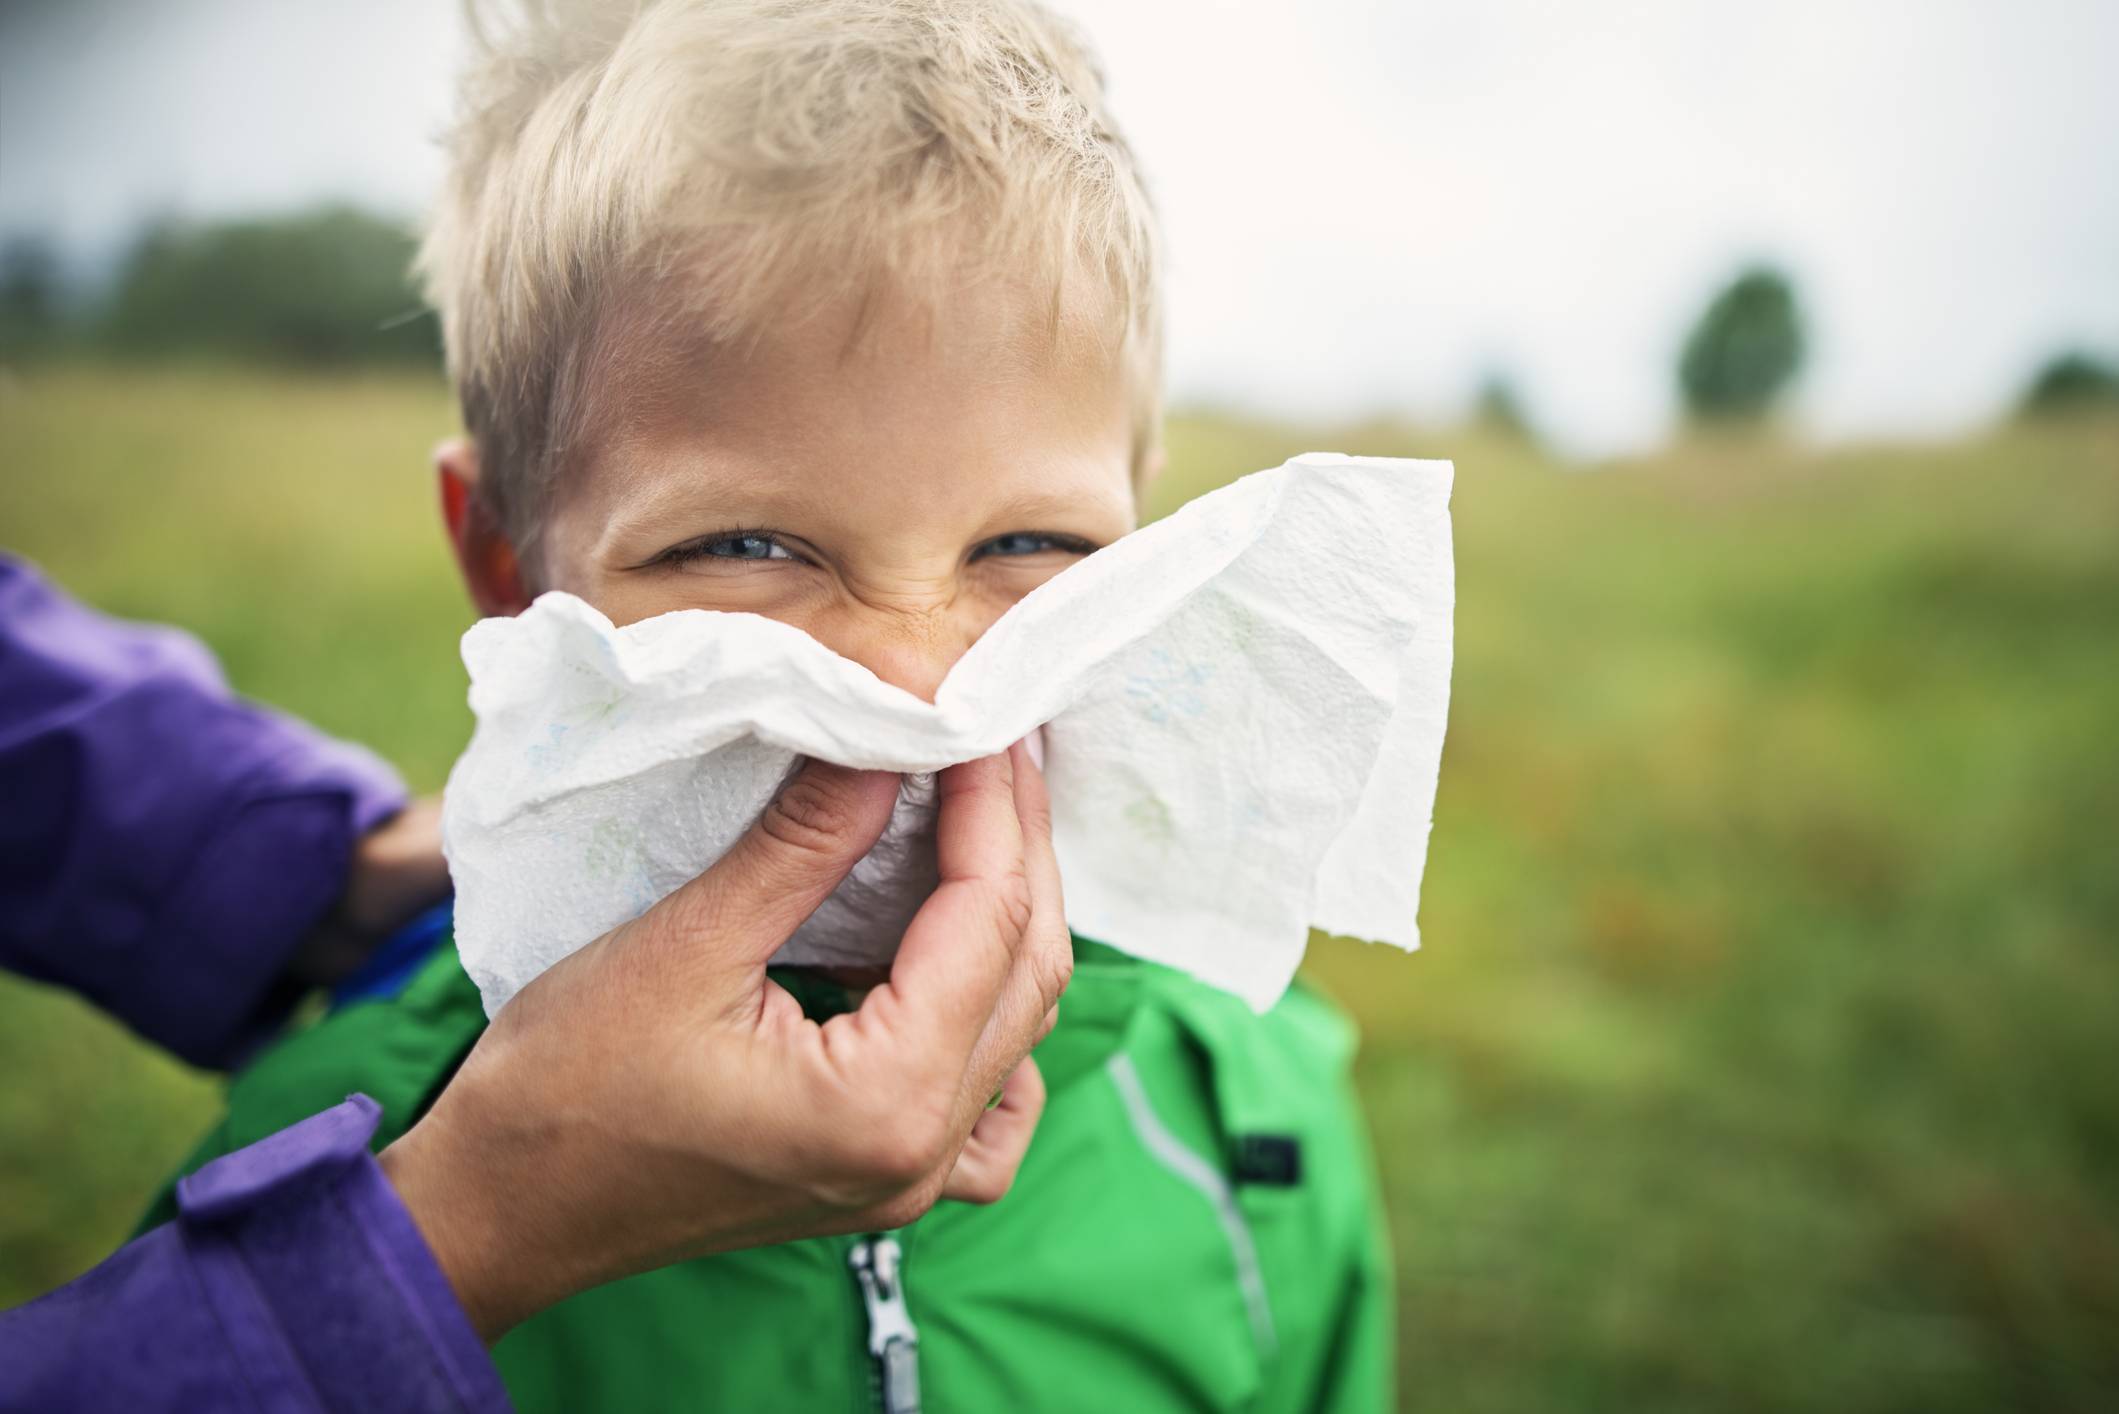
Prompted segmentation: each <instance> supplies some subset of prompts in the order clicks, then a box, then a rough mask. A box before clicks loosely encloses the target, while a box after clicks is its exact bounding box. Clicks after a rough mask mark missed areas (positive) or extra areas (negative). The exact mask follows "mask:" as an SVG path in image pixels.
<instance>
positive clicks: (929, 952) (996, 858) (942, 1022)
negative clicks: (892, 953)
mask: <svg viewBox="0 0 2119 1414" xmlns="http://www.w3.org/2000/svg"><path fill="white" fill-rule="evenodd" d="M938 784H939V788H940V796H941V814H940V820H939V823H938V832H937V837H936V863H937V864H938V865H939V866H940V870H941V876H942V883H941V886H940V887H939V888H937V889H936V890H935V891H934V893H933V895H932V896H930V897H929V898H928V900H927V902H926V903H925V904H923V905H922V906H921V908H920V911H919V913H918V914H916V915H915V916H914V918H913V920H912V926H911V927H909V928H907V929H906V930H905V938H904V941H903V942H902V943H901V944H900V946H899V948H898V955H897V958H896V960H895V961H894V962H893V963H892V964H891V968H890V980H889V981H888V982H887V983H885V984H884V985H883V986H880V987H878V988H876V989H875V990H874V991H873V992H871V993H870V994H869V996H868V998H867V1000H866V1001H864V1002H863V1004H862V1007H861V1012H862V1013H865V1014H868V1016H869V1017H870V1018H871V1019H872V1020H875V1021H878V1022H881V1023H882V1024H885V1025H887V1026H888V1027H889V1028H890V1029H892V1030H902V1031H903V1032H904V1033H905V1034H906V1035H907V1036H908V1037H909V1038H911V1039H912V1040H913V1041H914V1043H915V1044H916V1045H917V1046H918V1047H919V1048H920V1049H921V1050H922V1051H923V1052H924V1054H925V1055H926V1056H927V1057H928V1058H930V1061H931V1063H932V1064H933V1065H934V1066H935V1067H937V1068H939V1067H941V1066H945V1065H946V1066H947V1067H949V1068H950V1069H951V1071H952V1073H953V1075H954V1076H956V1077H958V1078H961V1077H962V1076H963V1074H964V1073H965V1071H966V1070H967V1069H968V1068H969V1067H970V1064H971V1059H972V1054H973V1052H974V1050H975V1049H976V1048H977V1046H978V1042H979V1038H980V1036H981V1035H982V1034H983V1033H984V1032H985V1030H986V1027H987V1023H988V1022H989V1021H990V1020H991V1019H992V1017H993V1013H994V1009H995V1008H996V1007H997V1006H998V1005H999V1004H1000V999H1001V994H1002V989H1003V987H1004V985H1005V984H1006V982H1007V980H1008V977H1009V974H1010V972H1011V971H1012V970H1013V969H1014V966H1015V959H1016V955H1017V953H1018V952H1019V951H1020V949H1021V947H1022V945H1023V938H1024V936H1025V935H1026V934H1027V933H1028V931H1029V926H1030V919H1031V913H1032V910H1031V889H1030V881H1029V878H1028V877H1027V875H1026V874H1025V872H1024V868H1023V830H1022V823H1021V821H1020V820H1019V819H1018V818H1017V815H1016V806H1015V773H1014V763H1013V762H1012V760H1011V759H1010V757H1009V756H1008V755H1007V754H1006V753H1002V754H999V755H995V756H987V757H982V758H980V759H979V760H977V761H967V762H964V763H963V764H962V765H959V766H951V767H950V768H948V769H947V770H945V771H944V772H942V775H941V779H940V781H939V783H938Z"/></svg>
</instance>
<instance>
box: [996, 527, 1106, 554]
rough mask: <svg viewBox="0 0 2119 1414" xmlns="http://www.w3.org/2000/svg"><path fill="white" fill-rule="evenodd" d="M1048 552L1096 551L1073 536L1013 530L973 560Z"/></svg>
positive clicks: (1083, 552)
mask: <svg viewBox="0 0 2119 1414" xmlns="http://www.w3.org/2000/svg"><path fill="white" fill-rule="evenodd" d="M1047 550H1059V551H1061V552H1063V553H1065V554H1069V555H1088V554H1093V553H1094V552H1095V550H1096V547H1095V546H1094V545H1091V544H1090V543H1089V542H1088V541H1086V540H1083V539H1081V538H1079V537H1078V536H1073V535H1048V534H1046V533H1044V532H1043V531H1036V530H1013V531H1010V532H1009V533H1008V534H1006V535H996V536H994V537H993V538H992V539H991V540H988V541H987V542H986V543H985V544H983V545H981V546H979V547H978V549H976V550H974V551H972V552H971V558H972V559H974V560H982V559H984V558H985V557H986V556H988V555H1041V554H1043V553H1044V552H1045V551H1047Z"/></svg>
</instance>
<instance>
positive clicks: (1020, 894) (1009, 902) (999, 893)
mask: <svg viewBox="0 0 2119 1414" xmlns="http://www.w3.org/2000/svg"><path fill="white" fill-rule="evenodd" d="M993 911H994V914H995V916H997V917H998V918H999V919H1000V920H1001V924H1002V926H1003V927H1004V928H1005V929H1006V930H1007V934H1008V937H1009V938H1010V939H1011V940H1013V939H1018V938H1022V937H1024V936H1025V935H1027V934H1028V933H1029V932H1030V924H1031V921H1032V920H1033V919H1034V918H1035V917H1036V913H1037V907H1036V905H1035V904H1034V903H1033V902H1032V900H1031V897H1030V876H1029V875H1027V874H1025V873H1024V872H1023V871H1022V870H1021V869H1020V868H1016V869H1011V870H1009V871H1008V873H1006V874H1004V875H1002V876H1001V877H1000V878H999V879H996V880H995V881H994V885H993Z"/></svg>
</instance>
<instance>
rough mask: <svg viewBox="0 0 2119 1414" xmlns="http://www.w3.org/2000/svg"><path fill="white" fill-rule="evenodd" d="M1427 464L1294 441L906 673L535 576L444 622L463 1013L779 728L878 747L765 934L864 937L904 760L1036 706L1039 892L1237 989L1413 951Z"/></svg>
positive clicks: (713, 834)
mask: <svg viewBox="0 0 2119 1414" xmlns="http://www.w3.org/2000/svg"><path fill="white" fill-rule="evenodd" d="M1450 481H1451V468H1450V465H1449V463H1447V462H1416V461H1397V460H1386V459H1380V458H1356V457H1344V456H1338V455H1332V454H1321V453H1312V454H1309V455H1306V456H1301V457H1297V458H1295V459H1294V460H1293V461H1290V462H1289V463H1287V464H1286V465H1284V466H1282V467H1280V468H1278V469H1276V470H1273V471H1263V472H1259V473H1257V474H1255V475H1252V476H1247V477H1245V478H1243V479H1242V480H1240V481H1237V482H1235V483H1233V484H1232V485H1229V486H1227V487H1224V488H1223V489H1221V490H1218V491H1215V492H1213V493H1211V494H1209V495H1206V496H1203V497H1201V498H1199V499H1198V500H1195V501H1193V502H1192V503H1190V504H1189V505H1187V506H1185V507H1184V508H1183V509H1181V510H1179V511H1178V512H1177V513H1176V514H1174V515H1171V516H1169V517H1168V518H1166V519H1164V520H1162V521H1159V522H1157V523H1155V524H1153V525H1149V526H1147V527H1145V528H1143V529H1142V530H1139V531H1137V532H1135V533H1134V534H1132V535H1129V536H1126V537H1125V538H1123V539H1121V540H1119V541H1118V542H1116V543H1115V544H1113V545H1110V546H1108V547H1107V548H1105V549H1103V550H1101V551H1099V552H1097V553H1096V554H1094V555H1091V556H1089V557H1087V558H1086V559H1084V560H1082V561H1080V562H1079V563H1077V564H1075V565H1073V566H1070V567H1069V568H1068V569H1066V570H1065V571H1063V572H1062V573H1060V574H1059V575H1057V576H1055V577H1054V578H1053V579H1052V580H1051V581H1049V582H1048V583H1046V584H1044V585H1042V586H1040V587H1039V588H1038V589H1037V590H1035V591H1034V592H1032V593H1031V594H1029V595H1028V596H1026V597H1025V598H1024V599H1023V600H1022V601H1021V602H1020V603H1018V604H1016V605H1015V606H1014V607H1013V608H1012V609H1010V610H1009V611H1008V613H1007V614H1005V615H1004V616H1003V617H1002V618H1001V619H1000V620H999V621H998V622H997V623H995V624H994V626H993V627H992V628H991V629H989V630H988V631H987V632H986V634H985V635H984V636H983V637H981V638H980V639H979V640H978V641H977V643H975V644H974V645H973V646H972V647H971V649H970V650H969V651H968V652H967V653H965V654H964V656H963V658H962V659H960V660H959V661H958V662H957V663H956V665H955V666H954V667H953V668H952V669H951V670H950V672H949V674H948V676H947V677H946V678H945V679H944V680H943V682H942V684H941V687H940V688H939V689H938V690H937V691H936V693H935V700H934V701H933V702H932V703H928V702H925V701H922V700H921V699H920V698H918V697H916V696H914V695H913V694H911V693H908V692H905V691H903V690H901V689H899V688H896V687H893V686H891V685H889V684H887V683H885V682H883V681H882V680H880V679H879V678H877V677H876V676H875V675H874V674H872V673H870V672H869V671H868V670H867V669H865V668H863V667H861V666H859V665H858V664H855V663H853V662H850V661H848V660H847V659H844V658H841V657H839V656H838V655H837V654H835V653H833V652H832V651H831V650H830V649H828V648H826V647H824V646H823V645H822V644H820V643H818V642H817V641H816V640H814V639H812V638H810V637H809V636H808V635H807V634H805V633H803V632H802V631H801V630H800V629H797V628H793V627H791V626H789V625H786V624H782V623H778V622H776V621H774V620H771V619H766V618H761V617H759V616H757V615H754V614H739V613H717V612H709V611H705V610H696V609H693V610H683V611H679V612H676V613H670V614H664V615H661V616H659V617H657V618H651V619H645V620H642V621H641V622H638V623H634V624H630V625H627V626H626V627H624V628H614V627H613V626H612V624H611V622H610V620H608V619H606V618H605V617H604V616H603V615H602V614H600V613H598V612H597V611H596V610H595V609H593V608H591V607H590V606H589V605H588V604H586V603H584V602H582V601H581V600H579V599H576V598H574V597H573V596H571V595H567V594H556V593H555V594H546V595H543V596H541V597H540V598H539V599H538V600H537V601H536V602H535V603H534V604H532V605H531V606H530V608H529V609H528V610H526V611H525V612H524V613H522V614H521V615H519V616H517V617H515V618H498V619H487V620H484V621H483V622H480V623H478V624H476V625H474V626H473V627H472V628H471V629H470V631H469V632H467V633H466V634H465V635H464V642H463V656H464V663H465V665H466V666H467V667H468V668H469V669H470V675H471V694H470V695H471V707H472V710H473V712H474V713H475V714H476V717H477V730H476V732H475V734H474V735H473V738H472V741H471V745H470V747H469V748H468V750H467V751H466V752H465V754H464V756H463V757H462V759H461V760H460V761H459V762H458V763H457V765H456V768H455V771H454V772H453V773H452V774H451V776H450V778H449V786H448V792H447V795H446V804H445V807H444V816H445V818H444V837H445V841H446V848H447V853H448V857H449V868H450V872H451V873H452V874H453V876H454V878H455V884H456V939H457V946H458V948H459V950H460V952H461V954H462V958H463V963H464V966H465V968H466V970H467V971H468V972H469V973H470V975H471V977H472V979H473V980H474V981H476V982H477V984H478V987H479V990H480V992H481V993H482V994H483V996H484V999H485V1005H486V1010H487V1013H488V1014H492V1013H494V1012H497V1011H498V1010H499V1009H500V1007H501V1006H502V1005H503V1004H505V1003H506V1002H507V1000H508V998H509V997H511V996H513V995H514V994H515V992H516V991H517V990H519V989H520V988H521V987H523V986H524V985H525V984H526V983H528V982H529V981H530V980H531V979H532V978H533V977H535V976H536V975H537V974H538V973H539V972H542V971H543V970H544V969H545V968H547V967H549V966H551V965H552V964H553V963H555V962H557V961H558V960H559V959H560V958H562V957H564V956H566V955H567V954H568V953H570V952H572V951H573V950H574V949H576V948H578V947H580V946H581V945H582V944H584V943H587V942H589V941H590V940H592V939H594V938H596V937H598V936H599V935H601V934H602V933H604V932H606V931H608V930H609V929H611V928H613V927H615V926H617V925H618V924H620V923H623V922H625V921H626V920H627V919H630V918H633V917H636V916H637V915H638V914H640V913H641V912H642V911H644V910H645V909H646V908H648V907H649V905H651V904H653V903H654V902H655V901H656V900H658V899H660V898H662V897H663V896H664V895H665V894H667V893H669V892H670V891H672V890H673V889H675V888H676V887H677V886H678V885H680V884H682V883H684V882H685V881H686V880H688V879H690V878H692V877H693V876H694V875H696V874H698V873H699V872H700V871H702V870H703V869H705V868H706V867H707V866H708V865H709V864H711V863H712V862H713V861H714V860H716V859H717V858H719V857H720V856H721V855H722V854H723V853H725V852H726V851H727V850H728V849H729V847H730V846H731V845H733V844H734V843H735V841H736V839H737V838H738V837H739V836H740V835H741V834H742V833H743V831H744V830H745V829H746V828H748V827H749V825H750V824H751V822H752V821H753V820H755V819H756V818H757V816H758V814H759V813H760V811H762V810H763V809H764V807H765V805H766V803H767V802H768V801H769V800H770V799H771V798H772V795H773V793H774V791H775V790H776V788H777V787H778V786H779V785H780V784H781V782H782V781H783V780H785V779H786V778H787V776H788V774H789V773H790V771H791V770H792V769H793V767H794V766H795V765H796V764H797V763H798V759H799V757H801V756H815V757H821V758H823V759H825V760H828V761H834V762H837V763H839V764H841V765H846V766H853V767H860V768H865V769H879V770H891V771H899V772H903V773H906V775H905V781H904V785H903V787H902V789H901V791H900V795H899V799H898V803H897V807H896V809H895V810H894V812H893V814H892V818H891V821H890V825H889V827H888V829H887V830H886V832H885V834H884V836H883V838H882V840H881V842H880V843H878V844H877V845H876V847H875V848H874V850H873V851H871V852H870V853H869V854H868V855H867V856H866V857H865V858H864V859H863V860H862V861H861V862H860V863H859V864H858V865H856V866H855V868H854V871H853V873H852V875H851V876H850V877H849V878H848V879H847V881H846V882H845V884H843V885H842V886H841V887H840V888H839V890H838V891H837V892H836V893H834V894H833V895H832V896H831V897H830V898H829V899H828V900H827V901H826V902H825V904H824V906H823V907H822V908H820V909H819V910H818V911H817V913H816V914H815V915H813V916H812V917H811V918H810V920H809V921H808V923H806V924H805V925H804V926H803V927H802V928H801V930H800V931H798V932H797V933H796V934H795V935H794V936H793V937H792V938H791V939H790V940H789V941H788V943H787V945H786V946H785V947H784V948H783V949H782V950H781V951H780V953H779V954H777V956H776V958H775V961H777V962H784V963H809V964H833V965H844V964H873V963H887V961H888V959H889V958H890V956H891V954H892V952H893V951H894V950H895V948H896V946H897V941H898V939H899V938H900V937H902V936H903V933H904V930H905V926H906V924H907V923H908V922H909V921H910V920H911V918H912V915H913V913H914V912H915V911H916V910H917V908H918V907H919V905H920V903H921V902H922V901H923V900H924V899H925V898H926V897H927V895H928V894H929V893H930V892H932V890H933V889H934V887H935V884H936V880H937V875H936V868H935V854H934V822H935V808H936V807H935V790H934V779H933V774H932V773H933V772H935V771H938V770H940V769H941V768H942V767H945V766H948V765H951V764H953V763H956V762H960V761H967V760H971V759H973V758H975V757H979V756H984V755H988V754H990V753H993V752H996V751H1001V750H1004V749H1005V748H1006V747H1007V746H1008V744H1009V743H1010V742H1013V741H1015V740H1017V739H1018V738H1020V737H1023V736H1026V735H1028V734H1030V733H1032V732H1033V731H1036V730H1037V729H1039V728H1040V727H1042V728H1043V746H1044V757H1045V774H1046V780H1047V784H1048V787H1049V789H1050V792H1051V797H1052V809H1053V845H1054V850H1055V852H1056V854H1057V856H1058V859H1059V865H1060V874H1061V879H1062V883H1063V887H1064V890H1065V895H1066V912H1067V921H1068V923H1069V924H1070V925H1071V926H1072V927H1073V929H1074V930H1075V931H1076V932H1077V933H1079V934H1081V935H1082V936H1084V937H1091V938H1096V939H1098V940H1100V941H1102V942H1105V943H1108V944H1110V945H1112V946H1114V947H1117V948H1119V949H1121V950H1123V951H1126V952H1129V953H1132V954H1135V955H1137V956H1139V957H1143V958H1148V959H1151V960H1153V961H1156V962H1161V963H1166V964H1169V965H1170V966H1173V967H1177V968H1181V969H1183V970H1185V971H1187V972H1190V973H1192V974H1194V975H1195V976H1197V977H1200V978H1202V979H1204V980H1205V981H1207V982H1210V983H1213V984H1214V985H1216V986H1218V987H1221V988H1223V989H1225V990H1228V991H1231V992H1234V993H1236V994H1237V995H1238V996H1241V997H1242V998H1243V999H1244V1000H1246V1001H1248V1002H1249V1003H1250V1004H1251V1005H1252V1006H1253V1007H1256V1008H1258V1009H1260V1010H1263V1009H1265V1008H1266V1007H1268V1006H1270V1005H1271V1004H1272V1003H1273V1002H1274V1001H1275V1000H1276V999H1278V998H1279V996H1280V995H1281V993H1282V992H1283V991H1285V990H1286V987H1287V985H1288V982H1289V980H1290V979H1291V978H1292V976H1293V975H1294V972H1295V968H1296V965H1297V964H1298V963H1299V962H1300V961H1301V958H1302V952H1303V948H1304V946H1305V944H1306V942H1307V939H1308V935H1309V930H1310V928H1311V927H1312V926H1313V925H1314V926H1316V927H1318V928H1322V929H1324V930H1326V931H1328V932H1332V933H1341V934H1348V935H1351V936H1354V937H1359V938H1366V939H1369V940H1371V941H1377V942H1386V943H1394V944H1396V945H1398V946H1400V947H1403V948H1413V947H1416V946H1418V943H1419V930H1418V927H1417V925H1416V922H1415V917H1416V914H1417V911H1418V907H1419V897H1420V875H1421V869H1422V865H1423V862H1424V860H1425V857H1426V853H1427V837H1428V828H1429V822H1430V819H1431V817H1432V814H1433V809H1434V799H1435V784H1436V776H1437V773H1438V771H1439V769H1440V765H1441V755H1442V737H1443V730H1444V727H1445V724H1446V717H1447V711H1448V699H1449V674H1450V649H1451V622H1450V620H1451V612H1452V608H1453V603H1454V598H1455V582H1454V575H1453V570H1452V562H1451V544H1450V528H1449V490H1450Z"/></svg>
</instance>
